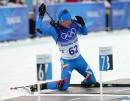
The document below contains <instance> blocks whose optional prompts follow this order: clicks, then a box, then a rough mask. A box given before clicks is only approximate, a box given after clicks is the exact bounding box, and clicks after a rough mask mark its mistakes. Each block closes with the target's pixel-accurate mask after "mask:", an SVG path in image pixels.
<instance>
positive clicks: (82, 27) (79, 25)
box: [75, 16, 88, 35]
mask: <svg viewBox="0 0 130 101" xmlns="http://www.w3.org/2000/svg"><path fill="white" fill-rule="evenodd" d="M75 17H76V20H75V21H76V22H77V29H78V31H79V33H80V34H83V35H87V34H88V32H87V28H86V25H85V22H84V20H83V18H82V17H81V16H75Z"/></svg>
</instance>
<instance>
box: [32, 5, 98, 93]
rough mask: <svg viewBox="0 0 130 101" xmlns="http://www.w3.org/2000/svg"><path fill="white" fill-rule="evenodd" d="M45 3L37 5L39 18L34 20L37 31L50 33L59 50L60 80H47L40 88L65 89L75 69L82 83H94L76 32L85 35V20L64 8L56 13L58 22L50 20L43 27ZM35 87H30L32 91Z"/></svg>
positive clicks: (45, 33)
mask: <svg viewBox="0 0 130 101" xmlns="http://www.w3.org/2000/svg"><path fill="white" fill-rule="evenodd" d="M44 7H45V5H44V4H41V5H40V7H39V18H38V20H37V21H36V30H37V32H39V33H41V34H43V35H51V36H52V37H53V39H54V40H55V42H56V44H57V45H58V47H59V50H60V52H61V64H62V72H61V80H57V81H54V82H47V83H45V84H43V85H42V87H41V89H52V90H55V89H59V90H62V91H65V90H67V89H68V87H69V84H70V78H71V73H72V71H73V70H74V69H75V70H76V71H78V72H79V73H80V74H81V75H82V76H84V78H85V79H84V80H83V81H82V83H81V84H82V85H83V84H85V85H87V86H91V85H93V86H94V84H96V83H97V82H96V79H95V76H94V74H93V71H92V70H91V68H90V66H89V65H88V63H87V62H86V61H85V60H84V58H83V57H82V55H81V54H80V50H79V44H78V38H77V33H80V34H82V35H87V34H88V33H87V28H86V26H85V22H84V20H83V18H82V17H81V16H76V20H73V19H72V18H71V14H70V13H69V11H68V10H66V9H64V10H63V11H61V12H60V13H59V15H58V22H57V23H55V21H53V20H52V21H51V22H50V24H51V27H50V28H48V29H45V27H44V26H42V20H43V18H44V14H45V10H44ZM34 88H35V87H32V88H31V90H32V91H33V90H34Z"/></svg>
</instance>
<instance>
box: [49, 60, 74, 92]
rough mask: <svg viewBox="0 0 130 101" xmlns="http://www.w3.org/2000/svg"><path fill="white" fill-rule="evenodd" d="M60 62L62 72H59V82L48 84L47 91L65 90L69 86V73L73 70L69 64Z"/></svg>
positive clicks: (63, 61)
mask: <svg viewBox="0 0 130 101" xmlns="http://www.w3.org/2000/svg"><path fill="white" fill-rule="evenodd" d="M61 61H62V72H61V80H58V81H54V82H48V83H47V89H52V90H55V89H59V90H67V89H68V87H69V84H70V77H71V72H72V70H73V68H72V66H71V63H70V62H67V61H65V60H61Z"/></svg>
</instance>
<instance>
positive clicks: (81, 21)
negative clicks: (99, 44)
mask: <svg viewBox="0 0 130 101" xmlns="http://www.w3.org/2000/svg"><path fill="white" fill-rule="evenodd" d="M75 17H76V20H75V21H76V22H77V23H78V24H80V25H81V26H84V25H85V22H84V20H83V18H82V17H81V16H75Z"/></svg>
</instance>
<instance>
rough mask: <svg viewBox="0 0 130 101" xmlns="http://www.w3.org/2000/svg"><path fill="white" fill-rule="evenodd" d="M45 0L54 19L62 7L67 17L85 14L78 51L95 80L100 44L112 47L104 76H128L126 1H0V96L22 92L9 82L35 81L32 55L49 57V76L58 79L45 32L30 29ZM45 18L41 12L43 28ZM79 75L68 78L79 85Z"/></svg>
mask: <svg viewBox="0 0 130 101" xmlns="http://www.w3.org/2000/svg"><path fill="white" fill-rule="evenodd" d="M42 2H44V3H45V4H46V6H47V11H48V13H49V14H50V15H51V16H52V18H53V19H54V20H56V21H57V18H58V13H59V12H60V11H61V10H62V9H64V8H67V9H68V10H69V11H70V13H71V15H72V18H73V19H75V16H76V15H80V16H82V17H83V18H84V20H85V23H86V26H87V29H88V32H89V34H88V35H87V36H82V35H78V36H79V44H80V49H81V54H82V55H83V57H84V58H85V60H86V61H87V62H88V64H90V66H91V68H92V69H93V71H94V73H95V76H96V78H97V80H98V81H99V77H100V76H99V47H106V46H111V47H112V49H113V68H114V70H113V71H109V72H107V73H105V74H104V76H103V81H108V80H114V79H121V78H130V73H129V71H130V68H129V67H130V62H129V61H130V53H129V52H130V45H129V43H130V0H0V99H7V98H11V97H17V96H21V95H24V94H26V93H23V92H19V91H11V90H10V87H14V86H23V85H29V84H34V83H37V77H36V71H37V70H36V55H38V54H50V55H51V56H52V68H51V69H50V72H49V73H50V74H51V75H52V78H51V80H57V79H60V72H61V67H60V66H61V65H60V53H59V51H58V47H57V46H56V44H55V43H54V41H53V40H52V38H51V37H50V36H41V35H39V34H38V33H36V32H35V22H36V20H37V18H38V7H39V5H40V4H41V3H42ZM49 21H50V18H49V17H48V16H47V15H45V16H44V19H43V27H45V28H48V27H50V25H49ZM82 80H83V77H82V76H81V75H79V74H78V73H77V72H76V71H74V73H72V79H71V83H72V84H73V83H77V84H80V82H81V81H82Z"/></svg>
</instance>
